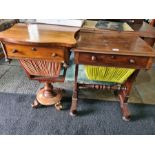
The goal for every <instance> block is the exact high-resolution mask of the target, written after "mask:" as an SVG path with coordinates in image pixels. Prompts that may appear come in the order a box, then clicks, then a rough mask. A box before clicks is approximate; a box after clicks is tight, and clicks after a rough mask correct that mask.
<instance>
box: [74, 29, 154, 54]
mask: <svg viewBox="0 0 155 155" xmlns="http://www.w3.org/2000/svg"><path fill="white" fill-rule="evenodd" d="M77 51H78V52H93V53H103V54H117V55H132V56H148V57H155V51H154V49H153V48H151V47H150V46H149V45H148V44H147V43H146V42H145V41H143V40H142V39H141V38H140V37H139V36H138V35H137V33H134V32H125V31H121V32H118V31H109V30H96V29H86V28H83V29H81V30H80V33H79V38H78V40H77V46H76V48H75V49H74V52H77Z"/></svg>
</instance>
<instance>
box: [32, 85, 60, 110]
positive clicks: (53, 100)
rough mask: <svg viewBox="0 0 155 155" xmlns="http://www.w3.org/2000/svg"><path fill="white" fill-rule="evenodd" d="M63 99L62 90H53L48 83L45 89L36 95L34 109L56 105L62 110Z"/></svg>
mask: <svg viewBox="0 0 155 155" xmlns="http://www.w3.org/2000/svg"><path fill="white" fill-rule="evenodd" d="M61 98H62V93H61V90H60V89H53V86H52V85H51V84H48V83H46V84H45V87H44V88H41V89H40V90H39V92H38V93H37V95H36V99H35V100H34V102H33V104H32V107H33V108H38V107H39V106H41V105H44V106H50V105H55V108H56V109H57V110H61V109H62V105H61V103H60V101H61Z"/></svg>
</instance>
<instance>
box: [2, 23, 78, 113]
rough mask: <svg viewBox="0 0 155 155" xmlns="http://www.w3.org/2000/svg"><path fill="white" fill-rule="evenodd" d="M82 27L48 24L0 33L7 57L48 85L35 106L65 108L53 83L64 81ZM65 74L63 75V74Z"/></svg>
mask: <svg viewBox="0 0 155 155" xmlns="http://www.w3.org/2000/svg"><path fill="white" fill-rule="evenodd" d="M78 29H79V28H78V27H68V26H56V25H45V24H21V23H18V24H15V25H14V26H13V27H11V28H10V29H8V30H5V31H3V32H0V41H1V45H2V48H3V51H4V54H5V58H6V60H7V61H8V60H9V59H17V60H19V62H20V64H21V66H22V67H23V68H24V70H25V72H26V73H27V75H28V77H29V78H30V79H32V80H38V81H40V82H44V83H45V86H44V88H41V89H40V91H39V92H38V93H37V96H36V100H35V101H34V103H33V104H32V106H33V107H38V106H39V105H40V104H41V105H52V104H55V107H56V109H58V110H59V109H61V108H62V106H61V104H60V100H61V97H62V95H61V91H60V90H59V89H53V86H52V85H51V83H52V82H63V81H64V78H65V74H66V68H67V65H68V64H69V56H70V49H71V48H72V47H74V46H75V44H76V39H75V34H76V32H77V31H78ZM61 72H62V74H61Z"/></svg>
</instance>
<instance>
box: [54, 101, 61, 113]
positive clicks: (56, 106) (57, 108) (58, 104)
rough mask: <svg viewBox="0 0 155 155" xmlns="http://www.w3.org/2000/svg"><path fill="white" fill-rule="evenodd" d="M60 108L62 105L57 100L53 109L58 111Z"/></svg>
mask: <svg viewBox="0 0 155 155" xmlns="http://www.w3.org/2000/svg"><path fill="white" fill-rule="evenodd" d="M62 108H63V107H62V105H61V103H60V102H58V103H56V104H55V109H56V110H58V111H60V110H62Z"/></svg>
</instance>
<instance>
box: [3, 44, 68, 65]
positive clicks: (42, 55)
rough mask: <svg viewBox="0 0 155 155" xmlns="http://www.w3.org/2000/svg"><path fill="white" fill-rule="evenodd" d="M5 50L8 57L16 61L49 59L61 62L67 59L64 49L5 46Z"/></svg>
mask: <svg viewBox="0 0 155 155" xmlns="http://www.w3.org/2000/svg"><path fill="white" fill-rule="evenodd" d="M5 49H6V52H7V55H8V57H9V58H14V59H22V58H23V59H24V58H31V59H47V60H53V61H59V62H60V61H61V62H62V61H64V59H65V56H64V53H65V52H64V49H62V48H54V47H53V48H52V47H37V46H36V47H34V46H25V45H13V44H5Z"/></svg>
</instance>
